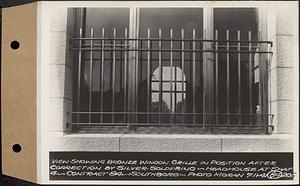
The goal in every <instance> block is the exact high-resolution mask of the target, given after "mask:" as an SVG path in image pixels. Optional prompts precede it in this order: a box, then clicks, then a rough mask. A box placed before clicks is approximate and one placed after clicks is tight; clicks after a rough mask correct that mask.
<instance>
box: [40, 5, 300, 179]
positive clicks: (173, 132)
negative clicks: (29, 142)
mask: <svg viewBox="0 0 300 186" xmlns="http://www.w3.org/2000/svg"><path fill="white" fill-rule="evenodd" d="M37 25H38V26H37V63H38V65H37V78H38V85H37V87H38V88H37V89H38V93H37V99H38V101H37V105H38V114H37V115H38V117H37V118H38V120H37V126H38V144H39V145H38V155H37V156H38V161H39V162H38V174H37V178H38V179H37V180H38V182H39V183H42V184H66V185H67V184H79V185H80V184H90V185H96V184H107V185H109V184H121V185H122V184H133V185H134V184H147V185H149V184H171V185H172V184H183V185H205V184H233V185H241V184H256V185H274V184H295V183H299V172H298V171H299V169H298V168H299V167H298V163H299V161H298V145H299V143H298V137H299V136H298V135H299V134H298V129H299V126H298V123H299V120H298V117H299V115H298V111H299V110H298V102H299V99H298V94H299V92H298V84H299V81H298V76H299V61H298V59H299V56H298V52H299V51H298V50H299V48H298V42H299V38H298V3H297V2H295V1H294V2H293V1H286V2H284V1H268V2H267V1H39V2H37Z"/></svg>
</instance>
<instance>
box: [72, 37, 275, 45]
mask: <svg viewBox="0 0 300 186" xmlns="http://www.w3.org/2000/svg"><path fill="white" fill-rule="evenodd" d="M75 40H124V41H125V40H127V41H129V40H130V41H132V40H133V41H136V40H138V41H148V40H151V41H195V42H231V43H232V42H233V43H238V42H240V43H266V44H270V45H271V46H272V45H273V42H272V41H263V40H262V41H256V40H251V41H249V40H239V41H238V40H215V39H176V38H96V37H95V38H89V37H85V38H71V41H75Z"/></svg>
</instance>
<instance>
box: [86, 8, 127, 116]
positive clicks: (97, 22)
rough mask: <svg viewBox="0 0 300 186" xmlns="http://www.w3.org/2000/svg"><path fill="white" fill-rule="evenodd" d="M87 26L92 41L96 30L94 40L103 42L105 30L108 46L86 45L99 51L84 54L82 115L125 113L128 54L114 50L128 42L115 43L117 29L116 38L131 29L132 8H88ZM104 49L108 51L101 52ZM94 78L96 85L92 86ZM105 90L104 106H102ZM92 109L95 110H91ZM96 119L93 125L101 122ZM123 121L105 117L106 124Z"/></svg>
mask: <svg viewBox="0 0 300 186" xmlns="http://www.w3.org/2000/svg"><path fill="white" fill-rule="evenodd" d="M85 23H86V27H85V37H87V38H89V37H92V35H91V29H93V30H94V31H93V32H94V34H93V37H94V38H102V36H103V35H102V34H103V32H102V30H103V29H104V37H105V38H106V39H107V40H105V41H104V43H102V40H93V41H92V42H93V45H92V46H91V40H86V41H84V42H83V47H85V48H91V47H93V48H98V49H99V50H93V51H92V50H87V51H85V52H83V53H82V55H83V66H82V68H83V72H82V74H83V78H82V83H81V84H82V89H81V107H80V109H81V111H92V112H99V111H104V112H112V111H114V112H117V111H119V112H121V111H124V76H125V72H124V68H125V66H124V51H121V50H115V51H114V50H113V49H114V48H116V49H122V48H123V47H124V40H123V41H121V40H116V41H115V42H114V40H113V37H114V29H115V30H116V35H115V36H116V38H124V37H125V28H129V8H86V21H85ZM128 33H129V30H128ZM128 33H127V36H128ZM103 45H104V46H105V50H106V51H102V50H101V47H102V46H103ZM102 52H103V53H102ZM102 54H103V55H102ZM113 64H115V66H113ZM91 68H92V70H91ZM102 68H103V69H102ZM102 71H103V74H102ZM91 73H92V74H91ZM90 77H91V79H92V82H90ZM102 78H103V84H102ZM113 79H114V82H113ZM102 90H103V95H102V96H103V99H102V100H103V102H101V91H102ZM90 91H91V94H92V95H91V102H90V100H89V94H90ZM90 107H91V110H89V108H90ZM101 108H102V110H101ZM94 116H95V117H93V118H92V119H93V122H100V117H99V116H97V115H94ZM122 119H123V116H115V117H113V116H112V115H111V114H109V115H108V114H106V115H104V117H103V122H122Z"/></svg>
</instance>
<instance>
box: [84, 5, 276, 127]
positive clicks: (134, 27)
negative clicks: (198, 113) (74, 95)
mask: <svg viewBox="0 0 300 186" xmlns="http://www.w3.org/2000/svg"><path fill="white" fill-rule="evenodd" d="M144 3H145V2H142V3H138V2H133V3H129V4H128V5H126V4H125V5H124V4H122V5H121V6H114V5H110V6H105V8H122V7H123V8H129V29H128V31H129V38H130V39H137V38H138V29H139V18H140V16H139V13H140V8H191V7H193V8H202V10H203V39H207V40H213V39H214V28H213V26H214V22H213V20H214V15H213V10H214V8H232V6H231V5H230V4H227V3H224V2H214V3H212V2H197V3H195V4H193V5H191V4H190V3H191V2H189V3H187V4H182V2H164V3H162V2H157V4H153V3H151V2H150V3H146V4H144ZM155 3H156V2H155ZM101 8H104V7H101ZM234 8H256V9H257V10H258V11H257V12H258V15H257V17H258V29H259V32H261V33H262V34H261V36H260V40H265V39H266V38H267V24H266V21H267V19H266V9H265V7H261V6H257V5H250V4H247V3H246V4H245V5H239V6H236V7H234ZM82 22H83V20H81V23H80V24H84V23H82ZM129 44H130V47H132V48H136V47H137V46H136V43H135V42H130V43H129ZM210 48H212V43H204V44H203V49H204V50H205V49H210ZM213 57H214V56H213V54H211V53H206V52H204V53H203V65H204V67H203V68H205V69H206V71H204V72H205V74H203V78H204V82H205V83H204V87H206V88H204V90H203V91H204V92H203V93H204V95H205V96H204V97H203V109H204V113H214V99H215V96H214V77H213V72H214V66H213V64H212V63H209V62H208V60H207V59H209V58H213ZM129 58H130V59H132V60H128V63H129V66H128V70H129V72H128V74H136V75H138V74H137V73H138V72H137V71H135V70H134V69H136V68H137V67H136V66H135V64H138V63H136V61H137V60H138V59H139V57H138V53H137V52H130V53H129ZM263 72H264V70H263V68H262V69H261V70H260V74H263ZM209 75H210V76H209ZM128 78H129V85H128V91H129V92H128V99H127V100H128V104H127V105H128V109H127V112H137V108H136V105H137V104H136V103H135V101H136V99H135V97H136V96H137V92H136V91H135V90H136V88H135V86H137V84H136V82H135V81H136V78H135V76H128ZM260 88H261V89H266V88H267V86H265V85H262V86H260ZM263 97H264V99H262V98H261V96H260V98H259V101H260V105H263V107H262V108H261V109H262V113H268V107H269V100H268V91H266V94H265V95H264V96H263ZM133 120H134V119H132V121H133ZM128 122H131V121H130V120H129V121H128ZM206 123H208V124H210V123H211V121H209V119H208V120H206ZM269 123H270V121H268V124H269Z"/></svg>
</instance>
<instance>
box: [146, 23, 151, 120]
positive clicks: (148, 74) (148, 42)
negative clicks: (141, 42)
mask: <svg viewBox="0 0 300 186" xmlns="http://www.w3.org/2000/svg"><path fill="white" fill-rule="evenodd" d="M147 39H148V40H147V47H148V51H147V123H149V111H150V109H149V108H150V105H151V99H150V96H151V94H150V91H151V90H150V89H151V87H150V81H151V71H150V68H151V67H150V65H151V64H150V29H149V28H148V29H147Z"/></svg>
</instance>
